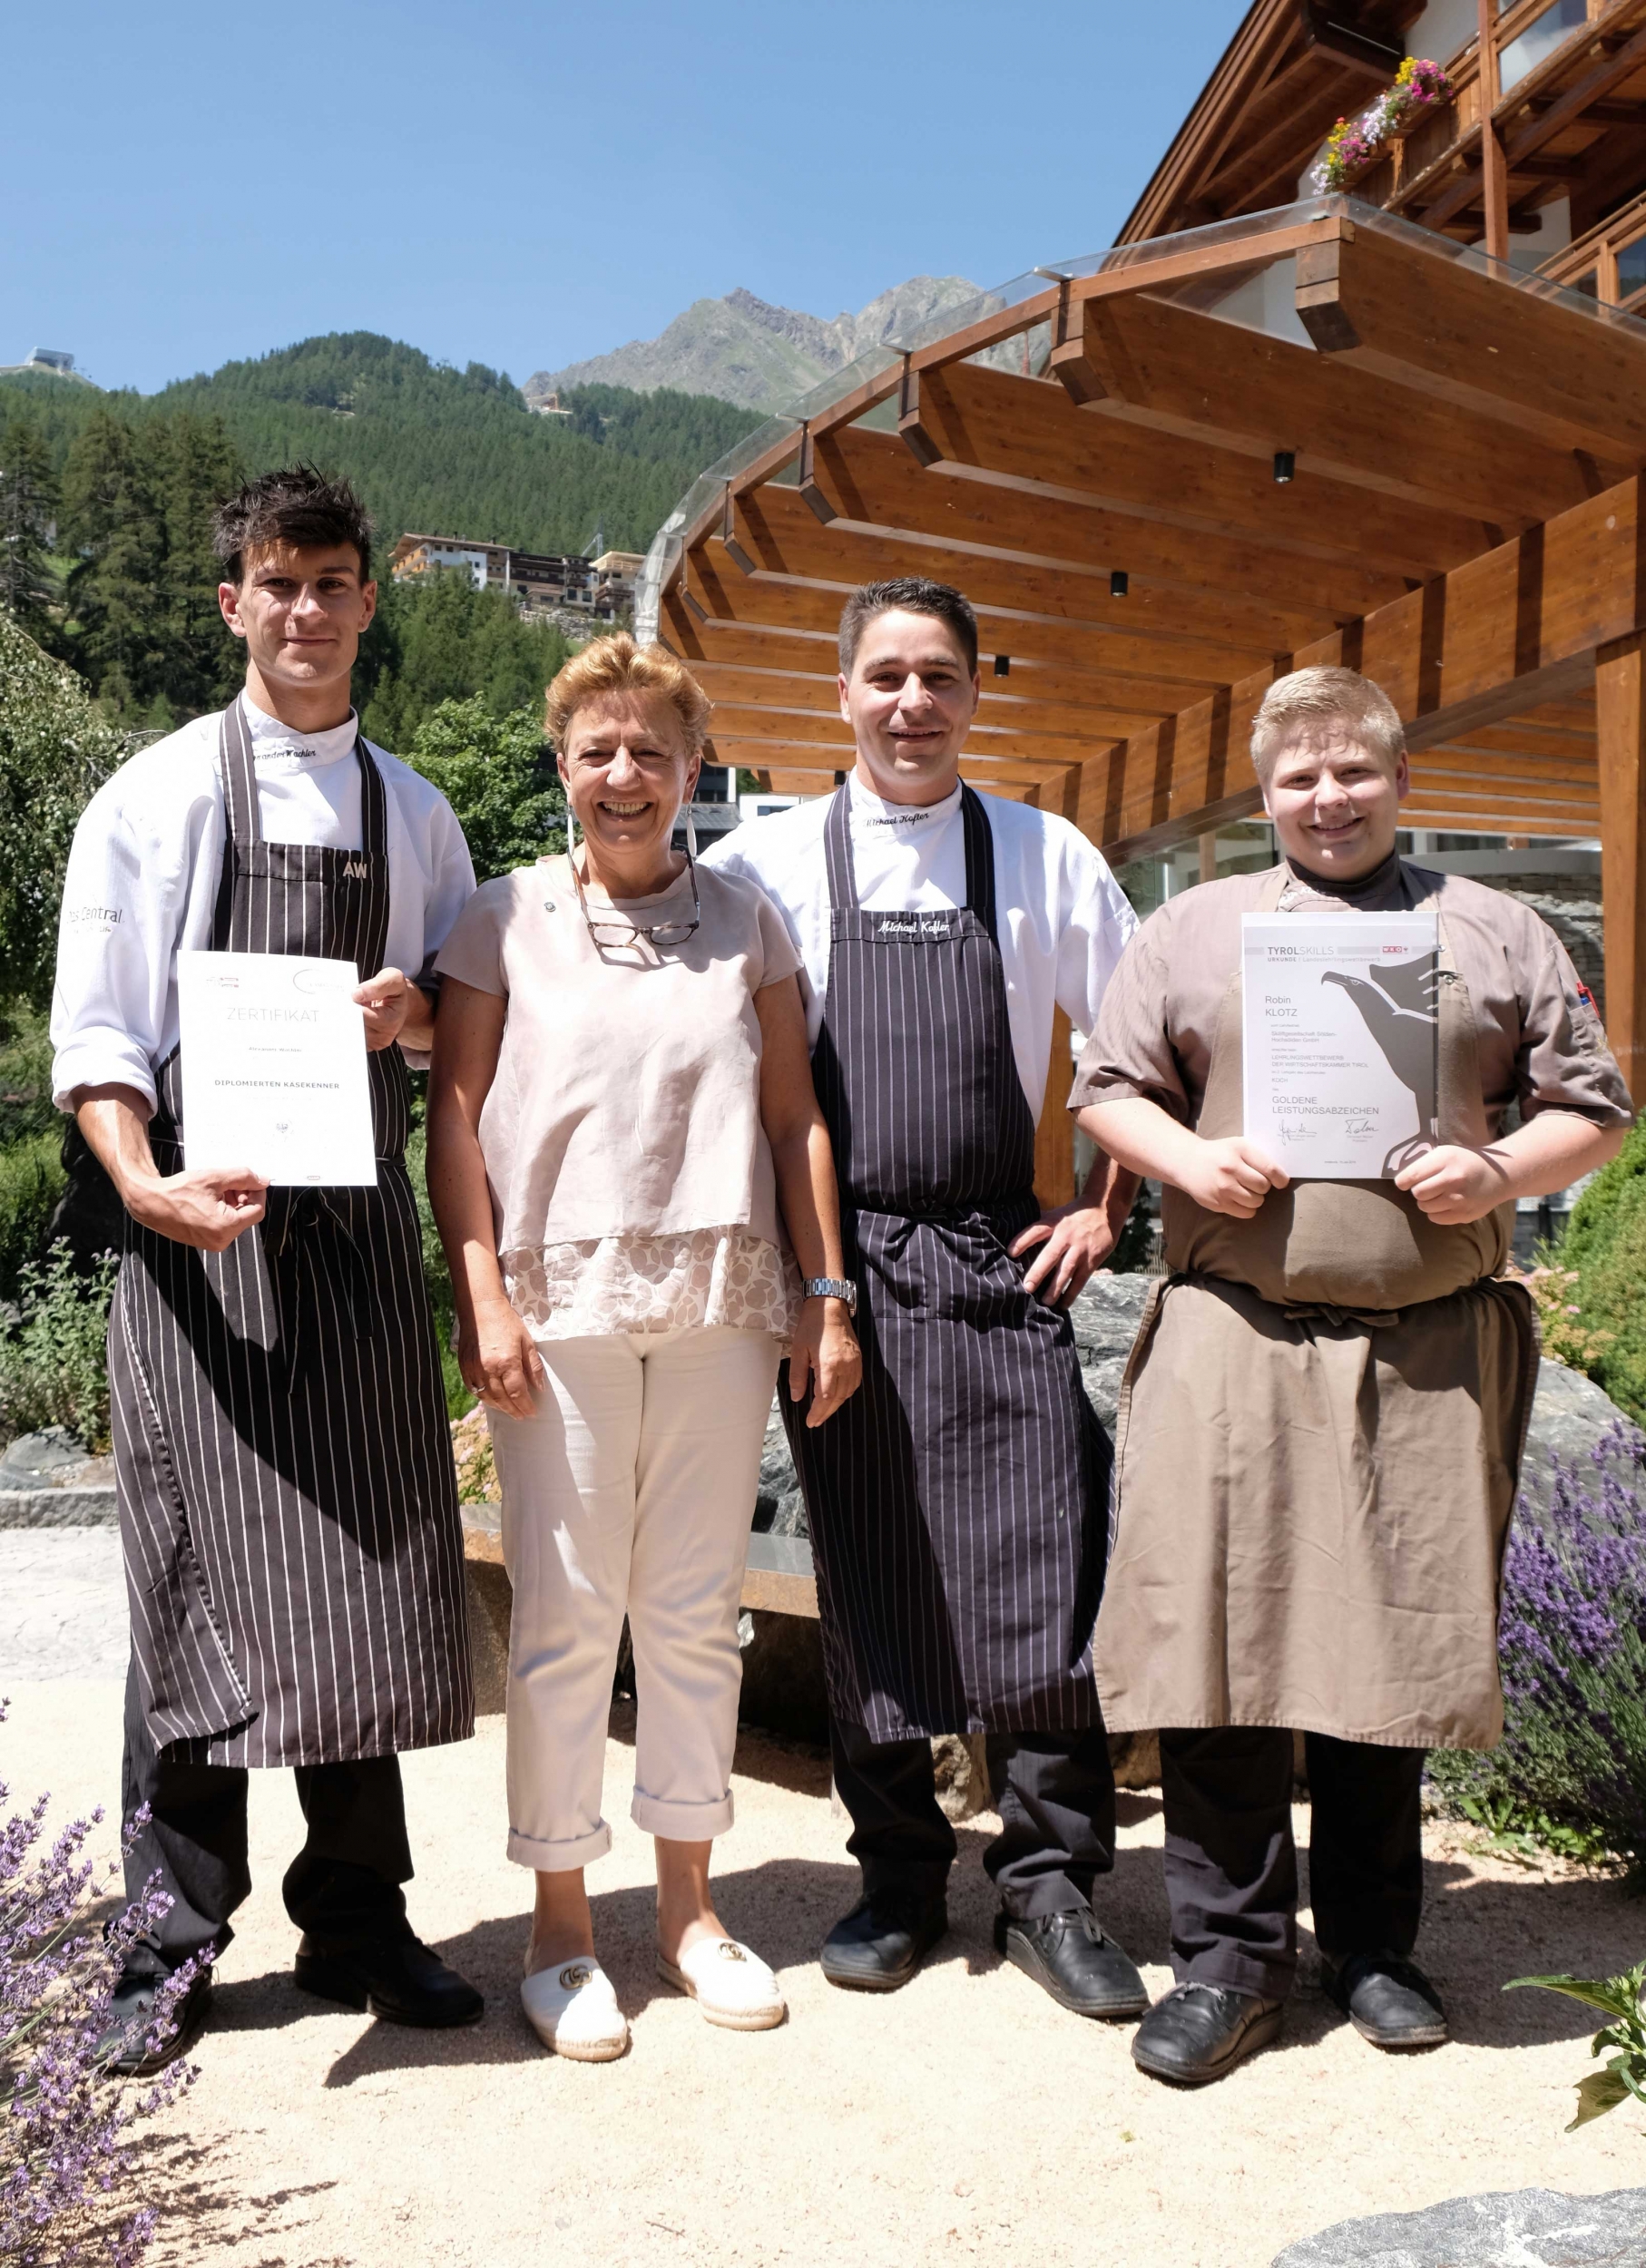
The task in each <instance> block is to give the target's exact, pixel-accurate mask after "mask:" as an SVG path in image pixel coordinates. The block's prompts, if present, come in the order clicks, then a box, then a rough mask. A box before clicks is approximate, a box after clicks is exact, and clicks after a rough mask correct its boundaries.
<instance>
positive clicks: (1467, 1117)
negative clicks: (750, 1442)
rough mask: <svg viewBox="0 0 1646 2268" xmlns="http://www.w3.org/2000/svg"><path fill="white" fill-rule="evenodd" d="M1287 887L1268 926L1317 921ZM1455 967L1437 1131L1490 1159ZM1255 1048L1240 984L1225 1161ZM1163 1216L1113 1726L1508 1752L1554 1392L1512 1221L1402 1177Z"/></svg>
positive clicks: (1105, 1641) (1118, 1630)
mask: <svg viewBox="0 0 1646 2268" xmlns="http://www.w3.org/2000/svg"><path fill="white" fill-rule="evenodd" d="M1287 885H1288V874H1287V870H1286V869H1285V868H1281V869H1279V870H1278V872H1277V873H1276V874H1275V875H1273V876H1272V877H1270V884H1269V888H1267V889H1266V890H1265V892H1264V894H1263V900H1262V902H1261V910H1263V911H1274V910H1276V909H1277V908H1279V910H1280V911H1297V908H1296V907H1295V906H1290V905H1288V904H1287V903H1286V898H1285V895H1284V894H1283V893H1285V891H1286V889H1287ZM1421 885H1422V877H1421V876H1419V875H1412V874H1411V873H1410V871H1409V870H1407V872H1406V899H1407V902H1408V903H1410V902H1411V899H1412V898H1413V896H1414V895H1416V897H1417V898H1419V899H1421V897H1422V895H1423V891H1422V886H1421ZM1298 919H1299V920H1307V919H1308V910H1307V909H1306V910H1303V911H1299V912H1298ZM1440 947H1441V950H1440V957H1439V963H1438V969H1439V978H1440V982H1439V985H1438V987H1437V1022H1438V1031H1437V1046H1438V1065H1439V1095H1438V1119H1439V1129H1438V1131H1439V1139H1440V1140H1441V1141H1442V1142H1466V1143H1470V1144H1474V1145H1475V1146H1478V1145H1479V1144H1481V1143H1482V1142H1484V1139H1485V1138H1486V1130H1487V1129H1486V1123H1485V1112H1484V1102H1483V1100H1482V1093H1481V1081H1480V1069H1479V1052H1478V1041H1477V1035H1476V1031H1475V1014H1474V1009H1473V1005H1472V1003H1471V1001H1470V997H1469V990H1468V986H1467V985H1466V983H1465V982H1464V979H1463V977H1462V975H1461V973H1459V971H1458V968H1457V964H1456V961H1455V956H1454V954H1453V953H1452V950H1451V947H1450V945H1449V943H1448V941H1447V939H1446V934H1445V924H1444V923H1443V924H1441V929H1440ZM1242 1051H1243V1038H1242V1019H1241V981H1240V974H1239V970H1238V969H1237V971H1236V973H1235V975H1234V976H1233V977H1232V978H1231V980H1230V984H1229V987H1228V990H1227V991H1226V992H1225V993H1224V995H1223V1000H1222V1004H1221V1007H1220V1013H1219V1017H1218V1023H1217V1029H1216V1032H1215V1035H1214V1039H1213V1044H1212V1050H1211V1061H1210V1067H1209V1070H1208V1073H1207V1080H1206V1091H1205V1094H1204V1096H1203V1097H1202V1099H1201V1102H1200V1112H1199V1115H1198V1117H1197V1119H1196V1121H1195V1130H1196V1132H1197V1133H1199V1134H1200V1135H1201V1136H1203V1137H1204V1138H1205V1139H1207V1140H1209V1141H1215V1140H1219V1139H1223V1138H1225V1137H1227V1136H1229V1135H1234V1134H1239V1132H1240V1130H1241V1127H1242V1123H1243V1107H1242V1099H1241V1084H1242V1082H1241V1061H1242ZM1162 1215H1163V1224H1162V1225H1163V1228H1164V1233H1165V1245H1166V1260H1167V1265H1168V1267H1169V1269H1170V1270H1171V1274H1170V1276H1169V1277H1168V1278H1167V1280H1166V1281H1165V1282H1163V1283H1161V1284H1159V1285H1157V1286H1155V1288H1154V1290H1153V1292H1152V1293H1151V1297H1150V1301H1149V1304H1148V1305H1147V1307H1146V1308H1145V1309H1144V1313H1143V1318H1142V1322H1141V1325H1140V1327H1139V1331H1138V1336H1137V1341H1136V1344H1135V1345H1134V1346H1133V1349H1132V1358H1131V1361H1130V1363H1129V1364H1128V1365H1127V1369H1126V1375H1125V1380H1124V1383H1123V1384H1122V1392H1121V1406H1120V1414H1119V1418H1118V1420H1117V1422H1116V1430H1115V1475H1116V1478H1115V1503H1114V1517H1113V1529H1114V1534H1113V1546H1112V1555H1111V1559H1110V1565H1109V1571H1108V1579H1107V1584H1106V1588H1105V1590H1104V1595H1103V1604H1102V1614H1101V1616H1100V1617H1099V1620H1098V1626H1097V1675H1098V1684H1099V1686H1100V1689H1101V1691H1102V1703H1103V1717H1104V1722H1105V1723H1106V1724H1107V1725H1108V1726H1109V1728H1110V1730H1111V1731H1112V1732H1144V1731H1154V1730H1156V1729H1159V1728H1162V1727H1168V1726H1172V1727H1175V1726H1184V1727H1189V1726H1209V1725H1276V1726H1279V1725H1284V1726H1289V1727H1292V1728H1296V1729H1299V1730H1304V1731H1308V1732H1317V1733H1328V1734H1332V1735H1336V1736H1337V1738H1339V1739H1344V1740H1357V1741H1368V1742H1372V1743H1376V1744H1379V1745H1388V1746H1394V1747H1407V1748H1435V1747H1456V1748H1484V1747H1490V1746H1492V1745H1494V1743H1495V1742H1496V1741H1497V1740H1498V1739H1499V1738H1500V1737H1501V1735H1502V1731H1503V1696H1502V1691H1501V1688H1500V1686H1499V1682H1498V1673H1497V1608H1498V1589H1499V1579H1500V1575H1501V1570H1502V1564H1503V1552H1504V1542H1505V1540H1506V1539H1507V1534H1508V1527H1509V1516H1510V1512H1511V1510H1512V1509H1513V1506H1514V1493H1515V1489H1516V1486H1517V1483H1518V1478H1519V1470H1520V1461H1521V1456H1522V1452H1523V1449H1524V1441H1525V1432H1526V1425H1527V1422H1528V1420H1529V1418H1530V1414H1531V1406H1532V1393H1533V1386H1534V1385H1535V1383H1536V1378H1537V1334H1536V1327H1535V1323H1534V1320H1533V1314H1532V1307H1531V1302H1530V1300H1529V1299H1528V1298H1527V1295H1526V1294H1525V1291H1524V1288H1523V1287H1522V1286H1520V1285H1518V1284H1508V1283H1504V1282H1502V1281H1499V1280H1497V1279H1496V1270H1497V1269H1498V1268H1500V1267H1501V1266H1503V1264H1504V1260H1505V1259H1506V1257H1507V1256H1508V1251H1509V1242H1510V1236H1511V1233H1512V1230H1513V1226H1514V1208H1513V1207H1512V1206H1509V1207H1498V1208H1497V1210H1496V1211H1495V1212H1494V1213H1488V1214H1486V1215H1485V1216H1484V1217H1483V1218H1482V1219H1480V1220H1478V1221H1472V1222H1468V1223H1466V1224H1463V1225H1460V1226H1456V1227H1443V1226H1439V1225H1437V1224H1435V1222H1433V1221H1430V1220H1428V1219H1427V1218H1426V1217H1425V1215H1424V1214H1423V1213H1422V1212H1421V1211H1420V1210H1419V1208H1418V1206H1417V1203H1416V1199H1415V1198H1413V1197H1411V1196H1410V1195H1409V1194H1408V1193H1407V1192H1406V1191H1404V1190H1400V1189H1396V1187H1395V1186H1394V1183H1393V1182H1392V1181H1384V1180H1377V1181H1313V1180H1298V1181H1294V1182H1293V1183H1291V1184H1290V1186H1289V1187H1288V1188H1285V1189H1278V1190H1271V1191H1270V1192H1269V1196H1268V1197H1266V1198H1264V1200H1263V1203H1262V1205H1261V1206H1260V1207H1259V1209H1258V1211H1257V1213H1256V1214H1255V1215H1254V1216H1253V1217H1252V1218H1251V1219H1249V1220H1239V1219H1236V1218H1235V1217H1233V1216H1231V1215H1229V1214H1223V1213H1210V1212H1206V1211H1203V1210H1202V1209H1201V1208H1200V1207H1199V1206H1197V1205H1196V1204H1195V1203H1194V1202H1193V1200H1192V1199H1191V1198H1188V1197H1187V1196H1185V1195H1184V1193H1183V1192H1182V1191H1181V1190H1177V1189H1168V1190H1167V1191H1166V1192H1165V1201H1164V1204H1163V1207H1162Z"/></svg>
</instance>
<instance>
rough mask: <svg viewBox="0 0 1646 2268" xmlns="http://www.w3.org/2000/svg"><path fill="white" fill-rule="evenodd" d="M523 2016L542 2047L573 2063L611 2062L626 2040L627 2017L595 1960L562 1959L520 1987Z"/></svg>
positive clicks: (610, 1981) (603, 1971)
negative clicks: (569, 2059) (565, 2057)
mask: <svg viewBox="0 0 1646 2268" xmlns="http://www.w3.org/2000/svg"><path fill="white" fill-rule="evenodd" d="M520 2005H521V2007H522V2008H523V2009H524V2010H525V2016H526V2021H527V2023H528V2024H530V2026H531V2028H532V2029H533V2030H534V2032H535V2033H536V2035H537V2037H538V2038H539V2039H541V2040H542V2042H543V2044H544V2047H545V2048H553V2049H554V2052H555V2054H556V2055H557V2056H570V2057H571V2058H572V2059H573V2062H575V2063H611V2062H612V2061H613V2060H614V2059H615V2058H617V2057H619V2056H621V2055H622V2052H623V2049H624V2048H626V2047H627V2046H628V2044H629V2019H627V2017H626V2016H625V2015H624V2014H623V2012H622V2009H620V2008H619V2007H618V2005H617V1995H616V1993H615V1992H614V1991H613V1990H612V1980H611V1978H610V1977H608V1976H607V1974H606V1972H605V1970H603V1968H602V1967H601V1965H600V1963H599V1962H598V1961H597V1960H582V1959H578V1960H563V1961H560V1962H558V1963H557V1964H556V1965H555V1967H554V1968H553V1969H540V1970H538V1971H537V1973H536V1975H535V1976H534V1977H527V1978H526V1979H525V1980H524V1981H523V1983H522V1984H521V1987H520Z"/></svg>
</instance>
